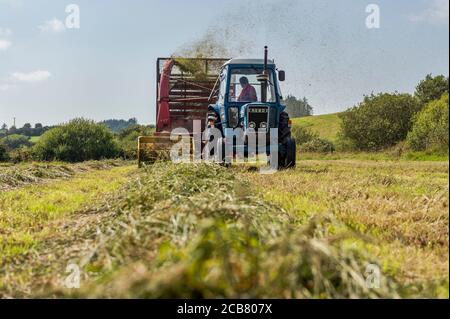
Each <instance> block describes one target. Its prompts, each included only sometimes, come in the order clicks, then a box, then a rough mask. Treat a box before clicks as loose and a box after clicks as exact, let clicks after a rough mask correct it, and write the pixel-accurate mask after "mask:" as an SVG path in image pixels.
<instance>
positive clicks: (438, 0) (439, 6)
mask: <svg viewBox="0 0 450 319" xmlns="http://www.w3.org/2000/svg"><path fill="white" fill-rule="evenodd" d="M428 3H429V4H428V8H427V9H425V10H424V11H422V12H420V13H419V14H411V15H410V16H409V20H410V21H412V22H415V23H431V24H435V25H440V24H448V21H449V20H448V18H449V1H448V0H428Z"/></svg>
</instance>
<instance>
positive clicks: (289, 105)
mask: <svg viewBox="0 0 450 319" xmlns="http://www.w3.org/2000/svg"><path fill="white" fill-rule="evenodd" d="M284 103H285V104H286V112H287V113H288V114H289V117H291V118H296V117H304V116H310V115H312V114H313V107H312V106H311V105H310V104H309V102H308V100H307V99H306V98H305V97H304V98H303V99H297V98H296V97H295V96H293V95H288V96H287V97H286V98H285V99H284Z"/></svg>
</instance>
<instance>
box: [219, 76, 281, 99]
mask: <svg viewBox="0 0 450 319" xmlns="http://www.w3.org/2000/svg"><path fill="white" fill-rule="evenodd" d="M262 73H263V69H262V68H239V69H232V71H231V81H230V91H229V94H228V96H229V102H245V103H250V102H261V82H258V80H257V78H256V76H257V75H258V74H262ZM269 74H270V75H269V83H268V85H267V102H276V96H275V87H274V81H273V72H272V71H270V70H269Z"/></svg>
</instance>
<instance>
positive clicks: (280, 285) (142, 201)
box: [0, 158, 449, 298]
mask: <svg viewBox="0 0 450 319" xmlns="http://www.w3.org/2000/svg"><path fill="white" fill-rule="evenodd" d="M448 171H449V169H448V163H447V162H420V161H407V160H402V161H384V160H377V161H374V160H361V159H348V158H347V159H334V160H324V159H320V160H300V161H299V163H298V167H297V168H296V169H295V170H289V171H283V172H278V173H276V174H273V175H262V174H259V173H258V172H257V171H255V170H254V169H251V168H249V167H248V166H245V165H242V166H233V167H232V168H231V169H226V168H224V167H220V166H216V165H202V164H195V165H185V164H180V165H175V164H171V163H156V164H154V165H152V166H149V167H147V168H144V169H141V170H136V168H135V167H132V166H124V167H117V168H113V169H111V170H102V171H98V170H93V171H87V172H86V173H84V174H78V173H77V174H75V175H74V176H73V177H72V178H69V179H64V180H57V181H48V182H47V183H41V184H30V185H25V186H21V187H20V188H16V189H12V190H9V191H7V192H5V193H4V194H3V193H1V194H0V211H1V213H0V229H1V230H2V232H1V233H0V243H1V250H0V254H2V256H5V258H3V259H2V261H0V296H2V297H76V298H86V297H88V298H98V297H107V298H170V297H174V298H244V297H245V298H248V297H254V298H379V297H384V298H393V297H415V298H422V297H441V298H445V297H447V298H448V294H449V293H448V276H449V272H448V266H449V258H448V247H449V245H448V221H449V218H448ZM69 263H75V264H76V265H79V267H80V269H81V272H82V281H81V289H78V290H68V289H65V288H64V279H65V277H66V276H67V274H66V273H65V269H66V266H67V265H68V264H69ZM368 264H377V265H379V266H380V268H381V270H382V281H381V287H380V289H369V288H367V286H366V285H365V276H366V275H365V271H366V267H367V265H368Z"/></svg>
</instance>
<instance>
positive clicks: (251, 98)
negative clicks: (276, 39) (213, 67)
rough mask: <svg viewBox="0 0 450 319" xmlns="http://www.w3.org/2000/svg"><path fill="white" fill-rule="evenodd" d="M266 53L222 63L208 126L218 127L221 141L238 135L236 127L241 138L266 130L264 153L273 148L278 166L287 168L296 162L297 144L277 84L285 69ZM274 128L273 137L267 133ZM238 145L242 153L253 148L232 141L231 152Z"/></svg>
mask: <svg viewBox="0 0 450 319" xmlns="http://www.w3.org/2000/svg"><path fill="white" fill-rule="evenodd" d="M265 53H266V54H265V59H231V60H229V61H227V62H226V63H225V64H224V65H223V67H222V70H221V73H220V76H219V79H218V81H217V84H216V88H215V90H214V92H213V93H214V94H213V95H214V96H215V100H216V102H215V103H214V104H211V105H210V106H209V108H208V115H207V127H208V128H212V127H214V128H216V129H218V130H220V132H221V134H222V137H223V140H224V141H225V142H223V143H226V141H227V140H228V141H230V140H236V138H239V134H237V133H236V132H237V131H239V132H241V133H243V134H244V139H245V136H246V135H247V133H248V132H257V133H258V134H265V135H266V136H265V153H266V154H267V155H270V154H271V152H273V151H274V150H275V151H276V152H277V154H278V163H279V164H278V166H279V167H280V168H289V167H293V166H295V157H296V149H295V148H296V147H295V141H294V140H293V139H292V137H291V129H290V120H289V116H288V114H287V113H286V112H285V111H284V110H285V105H283V104H282V95H281V91H280V85H279V82H280V81H284V80H285V73H284V71H281V70H280V71H279V70H277V68H276V66H275V63H274V62H273V61H271V60H268V59H267V50H266V52H265ZM274 130H275V131H276V133H277V134H276V140H274V139H273V138H272V139H271V137H270V135H271V132H272V133H273V131H274ZM272 135H273V134H272ZM246 141H247V140H246ZM258 141H261V140H258ZM274 144H276V145H274ZM274 146H275V147H274ZM239 147H242V148H243V152H244V154H245V156H248V154H249V153H251V151H252V150H250V149H249V145H248V143H247V142H245V143H244V145H241V146H239V145H234V148H235V150H234V153H236V152H238V148H239ZM257 147H258V150H259V151H260V149H261V147H260V146H257ZM253 150H254V149H253Z"/></svg>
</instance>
